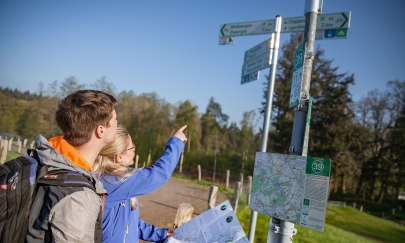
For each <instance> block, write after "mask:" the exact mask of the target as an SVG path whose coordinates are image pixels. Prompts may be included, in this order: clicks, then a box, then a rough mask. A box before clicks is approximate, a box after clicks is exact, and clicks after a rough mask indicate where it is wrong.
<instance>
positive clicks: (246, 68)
mask: <svg viewBox="0 0 405 243" xmlns="http://www.w3.org/2000/svg"><path fill="white" fill-rule="evenodd" d="M272 44H273V43H272V41H271V39H268V40H265V41H263V42H262V43H260V44H258V45H256V46H254V47H252V48H250V49H249V50H247V51H246V52H245V58H244V60H243V66H242V77H243V76H245V75H249V74H252V73H257V71H260V70H262V69H265V68H268V67H270V64H271V50H272V49H271V45H272Z"/></svg>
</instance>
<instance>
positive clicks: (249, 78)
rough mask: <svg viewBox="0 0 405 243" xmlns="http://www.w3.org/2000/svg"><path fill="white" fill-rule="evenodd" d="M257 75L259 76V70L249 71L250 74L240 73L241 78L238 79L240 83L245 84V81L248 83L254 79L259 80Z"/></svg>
mask: <svg viewBox="0 0 405 243" xmlns="http://www.w3.org/2000/svg"><path fill="white" fill-rule="evenodd" d="M259 76H260V71H257V72H254V73H251V74H246V75H242V77H241V80H240V84H245V83H249V82H252V81H255V80H259Z"/></svg>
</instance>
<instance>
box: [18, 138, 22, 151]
mask: <svg viewBox="0 0 405 243" xmlns="http://www.w3.org/2000/svg"><path fill="white" fill-rule="evenodd" d="M17 146H18V148H17V153H19V154H21V146H22V142H21V140H18V142H17Z"/></svg>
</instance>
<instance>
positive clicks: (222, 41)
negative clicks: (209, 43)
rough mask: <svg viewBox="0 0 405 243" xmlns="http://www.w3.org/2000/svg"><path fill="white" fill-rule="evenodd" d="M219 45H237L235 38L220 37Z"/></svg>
mask: <svg viewBox="0 0 405 243" xmlns="http://www.w3.org/2000/svg"><path fill="white" fill-rule="evenodd" d="M218 43H219V44H220V45H232V44H233V43H235V38H234V37H232V36H224V37H219V41H218Z"/></svg>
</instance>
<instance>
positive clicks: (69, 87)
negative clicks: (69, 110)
mask: <svg viewBox="0 0 405 243" xmlns="http://www.w3.org/2000/svg"><path fill="white" fill-rule="evenodd" d="M83 88H84V84H80V83H79V81H78V80H77V79H76V77H74V76H70V77H69V78H67V79H65V81H63V82H62V83H61V85H60V87H59V97H60V98H64V97H66V96H68V95H69V94H71V93H73V92H75V91H77V90H80V89H83Z"/></svg>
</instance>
